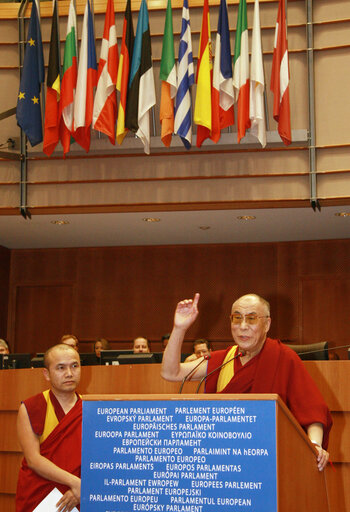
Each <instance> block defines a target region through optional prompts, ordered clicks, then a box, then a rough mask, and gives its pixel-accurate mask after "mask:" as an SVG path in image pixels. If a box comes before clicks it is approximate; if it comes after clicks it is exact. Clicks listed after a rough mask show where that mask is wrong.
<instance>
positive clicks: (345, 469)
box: [0, 361, 350, 512]
mask: <svg viewBox="0 0 350 512" xmlns="http://www.w3.org/2000/svg"><path fill="white" fill-rule="evenodd" d="M304 364H305V366H306V368H307V370H308V371H309V372H310V374H311V376H312V377H313V379H314V380H315V382H316V384H317V386H318V388H319V389H320V391H321V393H322V395H323V396H324V398H325V400H326V402H327V403H328V405H329V408H330V410H331V412H332V417H333V421H334V426H333V429H332V432H331V438H330V447H329V451H330V454H331V459H332V461H333V464H334V468H335V470H333V469H332V468H331V467H328V468H327V469H326V477H327V488H328V493H329V502H330V507H331V508H330V510H331V512H345V511H346V510H350V487H349V485H348V483H349V482H350V391H349V377H350V361H305V362H304ZM179 388H180V385H179V383H172V382H166V381H164V380H163V379H162V378H161V376H160V365H133V366H129V365H125V366H124V365H123V366H104V367H99V366H85V367H83V369H82V379H81V383H80V386H79V392H80V393H82V394H90V393H91V394H106V393H107V394H110V393H113V394H124V393H125V394H173V393H178V391H179ZM196 388H197V383H192V382H190V383H186V385H185V386H184V389H183V393H194V392H195V390H196ZM0 389H1V394H0V432H1V433H2V435H1V436H0V510H1V511H2V512H14V510H15V506H14V495H15V492H16V484H17V474H18V469H19V465H20V461H21V459H22V454H21V450H20V447H19V444H18V441H17V437H16V416H17V410H18V407H19V404H20V402H21V400H24V399H25V398H28V397H29V396H32V395H34V394H36V393H39V392H40V391H43V390H44V389H47V381H46V380H45V379H44V377H43V376H42V370H41V369H40V368H33V369H28V370H1V371H0ZM292 474H293V461H291V468H290V475H292ZM290 475H289V477H290ZM303 512H304V511H303Z"/></svg>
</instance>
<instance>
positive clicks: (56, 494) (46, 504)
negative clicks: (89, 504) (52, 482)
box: [33, 487, 79, 512]
mask: <svg viewBox="0 0 350 512" xmlns="http://www.w3.org/2000/svg"><path fill="white" fill-rule="evenodd" d="M62 496H63V494H62V493H61V491H59V490H58V489H57V487H55V488H54V489H52V491H51V492H50V493H49V494H48V495H47V496H46V498H44V499H43V501H42V502H41V503H39V505H38V506H37V507H35V509H34V510H33V512H57V507H56V503H57V502H58V501H59V500H60V498H61V497H62ZM72 512H79V510H78V509H77V507H74V508H73V509H72Z"/></svg>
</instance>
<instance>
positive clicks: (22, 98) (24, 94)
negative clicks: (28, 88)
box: [18, 91, 26, 100]
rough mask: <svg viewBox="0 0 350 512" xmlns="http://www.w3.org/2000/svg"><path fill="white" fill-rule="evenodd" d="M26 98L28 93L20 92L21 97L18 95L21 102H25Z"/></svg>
mask: <svg viewBox="0 0 350 512" xmlns="http://www.w3.org/2000/svg"><path fill="white" fill-rule="evenodd" d="M25 96H26V93H25V92H21V91H19V95H18V99H19V100H24V99H25Z"/></svg>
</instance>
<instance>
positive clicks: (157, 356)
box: [152, 352, 190, 364]
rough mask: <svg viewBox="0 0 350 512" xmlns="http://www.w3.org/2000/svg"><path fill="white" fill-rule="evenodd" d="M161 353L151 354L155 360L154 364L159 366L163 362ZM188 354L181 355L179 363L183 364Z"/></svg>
mask: <svg viewBox="0 0 350 512" xmlns="http://www.w3.org/2000/svg"><path fill="white" fill-rule="evenodd" d="M163 353H164V352H152V354H153V355H154V358H155V360H156V361H155V362H156V363H158V364H161V363H162V361H163ZM189 355H190V354H181V362H182V363H183V362H184V360H185V359H186V357H188V356H189Z"/></svg>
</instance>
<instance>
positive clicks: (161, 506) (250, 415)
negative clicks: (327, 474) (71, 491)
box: [81, 400, 277, 512]
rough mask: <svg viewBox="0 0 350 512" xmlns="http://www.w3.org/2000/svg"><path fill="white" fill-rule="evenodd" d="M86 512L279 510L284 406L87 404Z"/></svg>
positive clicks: (246, 403) (206, 402) (84, 451)
mask: <svg viewBox="0 0 350 512" xmlns="http://www.w3.org/2000/svg"><path fill="white" fill-rule="evenodd" d="M82 443H83V444H82V489H81V512H90V511H91V512H92V511H93V512H217V511H220V512H232V510H244V511H250V512H276V511H277V480H276V402H274V401H271V400H256V401H255V400H246V401H245V400H237V401H236V400H233V401H232V400H218V401H213V400H186V401H185V400H122V401H114V400H113V401H84V403H83V440H82Z"/></svg>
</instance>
